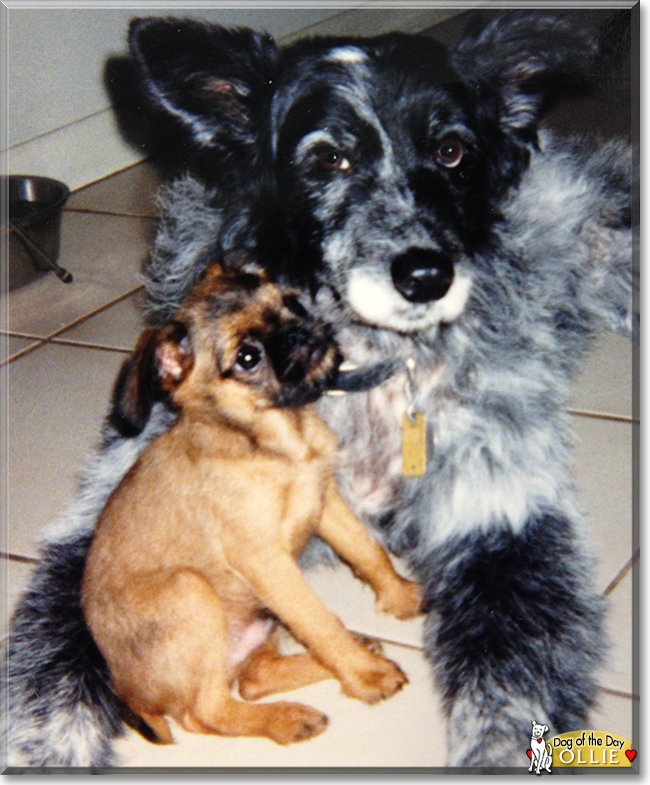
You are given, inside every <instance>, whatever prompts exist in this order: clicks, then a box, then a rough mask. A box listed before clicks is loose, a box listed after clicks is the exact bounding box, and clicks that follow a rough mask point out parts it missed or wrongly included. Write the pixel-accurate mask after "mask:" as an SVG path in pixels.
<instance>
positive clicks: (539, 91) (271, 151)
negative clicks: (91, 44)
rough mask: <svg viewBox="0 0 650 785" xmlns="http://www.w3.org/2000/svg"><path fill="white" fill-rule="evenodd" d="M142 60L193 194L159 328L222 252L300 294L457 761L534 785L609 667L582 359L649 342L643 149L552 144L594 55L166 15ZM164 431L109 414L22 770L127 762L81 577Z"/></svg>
mask: <svg viewBox="0 0 650 785" xmlns="http://www.w3.org/2000/svg"><path fill="white" fill-rule="evenodd" d="M130 43H131V50H132V53H133V55H134V58H135V60H136V62H137V64H138V66H139V69H140V73H141V76H142V80H143V85H144V89H145V92H146V94H147V96H148V98H149V100H150V102H151V105H152V106H153V107H154V108H155V109H156V111H158V112H160V113H161V114H162V115H165V116H167V117H168V118H170V120H171V121H172V123H173V124H174V128H175V129H176V131H177V132H178V134H179V137H178V138H179V139H180V140H181V141H180V142H179V144H180V143H182V144H183V145H184V147H185V149H189V150H191V154H192V160H191V165H192V168H193V171H194V174H195V176H188V177H184V178H182V179H181V180H179V181H178V182H177V183H176V184H175V185H173V186H172V187H170V188H169V189H168V190H167V191H166V194H165V195H164V198H163V208H164V215H163V221H162V224H161V229H160V232H159V236H158V240H157V243H156V247H155V249H154V252H153V255H152V261H151V265H150V267H149V270H148V279H147V288H148V293H149V300H150V317H151V320H152V321H153V322H157V323H160V322H162V321H163V320H165V319H167V318H168V317H169V316H170V314H171V313H172V312H173V311H174V309H175V308H176V306H177V305H178V303H179V302H180V301H181V300H182V299H183V298H184V296H185V295H186V293H187V292H189V291H190V290H191V289H192V288H193V286H194V285H195V283H196V281H197V279H198V276H199V275H200V273H201V270H202V269H203V268H204V266H205V265H206V264H207V263H208V262H209V261H210V260H211V259H212V258H214V256H215V254H220V253H222V252H224V251H227V250H228V249H231V248H244V249H250V250H251V251H253V252H254V253H255V255H256V256H257V257H258V258H262V259H265V260H269V263H270V267H271V271H272V273H273V274H275V275H278V276H284V277H287V278H290V279H292V280H293V282H294V283H298V284H302V285H303V288H304V291H305V293H306V295H305V296H308V295H309V297H311V299H313V301H314V302H315V303H316V307H318V308H319V309H320V311H321V312H322V313H323V314H324V315H325V316H326V317H327V318H328V319H329V321H330V322H331V323H332V324H334V325H335V327H336V330H337V337H338V340H339V342H340V345H341V346H342V348H343V350H344V353H345V355H346V359H347V360H348V361H350V362H354V363H356V364H357V365H359V369H358V370H357V371H355V372H352V374H351V376H350V377H349V378H343V379H341V386H342V387H345V388H347V389H348V390H354V392H350V393H349V394H348V395H347V396H344V397H342V398H331V399H328V400H327V401H326V402H325V404H324V406H323V413H324V415H325V416H326V418H327V419H328V421H329V423H330V425H331V426H333V428H334V429H335V430H336V431H337V433H338V434H339V437H340V440H341V446H342V448H343V451H344V455H345V456H346V458H347V464H346V465H345V466H344V469H343V471H342V472H341V483H342V486H341V487H342V489H343V492H344V494H345V495H346V497H347V499H348V501H349V502H350V503H351V505H352V507H353V509H355V511H356V512H357V514H359V515H360V516H361V517H362V518H363V519H364V520H365V521H366V522H367V524H368V525H370V526H372V527H373V528H374V530H375V531H376V532H377V533H379V535H380V536H381V537H382V538H383V540H384V542H385V543H386V544H387V545H388V546H389V547H390V548H392V549H393V551H395V552H396V553H399V554H402V555H403V556H405V557H406V558H407V559H408V560H409V562H410V564H411V565H412V566H413V567H414V569H415V570H416V571H417V573H418V574H419V577H420V579H421V581H422V584H423V589H424V593H425V598H426V601H427V607H428V609H429V615H428V617H427V624H426V639H425V645H426V652H427V655H428V657H429V658H430V660H431V663H432V666H433V668H434V672H435V674H436V677H437V680H438V683H439V686H440V689H441V690H442V693H443V695H444V699H445V705H446V709H447V712H448V716H449V749H450V758H449V763H450V765H477V766H478V765H484V766H493V765H500V766H503V765H518V766H522V767H523V763H522V758H523V753H524V752H525V750H526V748H527V745H528V739H529V733H530V723H531V720H532V719H533V718H534V719H535V720H536V721H539V722H542V723H544V724H545V725H547V726H548V728H549V734H553V733H555V732H559V731H567V730H570V729H572V728H576V727H584V721H585V717H586V714H587V711H588V709H589V706H590V704H591V702H592V700H593V697H594V692H595V684H594V680H593V673H594V669H595V667H596V665H597V663H598V661H599V658H600V654H601V650H602V645H603V642H602V631H601V626H600V625H601V615H602V608H601V603H600V600H599V599H598V598H597V596H596V595H595V594H594V592H593V590H592V588H591V584H590V580H589V574H588V566H587V564H586V560H585V558H584V556H583V552H582V548H581V537H580V530H581V527H582V524H581V520H580V514H579V512H578V510H577V509H576V505H575V502H574V492H573V487H572V481H571V477H570V469H569V463H570V454H569V445H570V433H569V424H568V416H567V415H566V413H565V406H566V401H567V394H568V385H569V381H570V379H571V377H572V375H573V374H574V372H575V371H576V369H577V367H578V363H579V360H580V358H581V357H582V355H583V354H584V352H585V351H586V350H587V348H588V346H589V343H590V339H591V337H592V336H593V335H595V334H596V333H598V332H599V331H601V330H604V329H607V328H614V329H622V330H626V329H629V328H630V325H631V321H632V319H631V315H630V311H631V300H632V295H631V288H632V273H631V259H632V236H631V229H630V224H631V197H630V167H631V163H630V155H629V150H628V149H627V148H626V147H625V146H624V145H618V144H608V145H600V146H599V145H594V146H593V147H589V146H586V145H581V144H578V143H575V142H574V143H564V144H559V143H558V142H556V141H554V140H553V139H551V138H550V137H548V136H546V135H541V136H540V135H539V134H538V124H539V121H540V118H541V117H542V114H543V111H544V110H545V108H546V107H547V106H548V104H549V102H550V100H551V99H552V98H553V96H554V91H555V90H556V89H557V88H558V87H562V88H564V87H566V86H575V85H577V84H579V83H580V80H581V78H582V76H583V74H584V72H585V71H586V70H588V69H589V67H590V64H591V62H592V57H593V55H594V48H593V47H592V45H591V43H590V41H589V40H588V38H587V37H586V36H584V35H582V34H581V32H580V31H579V30H576V29H574V28H572V27H569V26H567V25H566V24H564V23H563V22H561V21H559V20H557V19H552V18H548V17H545V16H543V15H539V14H537V15H529V16H523V17H521V16H512V17H504V18H502V19H500V20H497V21H496V22H494V23H492V24H491V25H490V26H488V27H487V28H486V29H485V30H483V31H482V32H480V33H477V34H472V35H470V36H469V37H467V38H466V39H465V40H464V41H463V42H462V43H461V45H460V46H459V47H458V48H457V49H456V50H455V51H454V52H452V53H448V52H447V51H445V50H444V49H443V48H441V47H440V46H438V45H436V44H435V43H434V42H432V41H431V40H428V39H423V38H417V37H409V36H401V35H388V36H382V37H379V38H375V39H366V40H363V39H345V40H339V39H322V40H319V39H314V40H305V41H301V42H298V43H296V44H294V45H292V46H290V47H288V48H286V49H284V50H279V49H278V48H277V47H276V46H275V44H274V42H273V41H272V40H271V39H270V38H269V37H267V36H264V35H258V34H256V33H254V32H252V31H250V30H232V31H228V30H224V29H221V28H218V27H208V26H203V25H200V24H197V23H190V22H182V21H178V20H173V21H172V20H165V19H152V20H144V21H136V22H135V23H134V24H133V26H132V29H131V36H130ZM407 360H408V361H409V363H410V368H411V370H410V376H411V379H410V384H409V385H408V386H407V385H406V381H407V372H406V371H407V369H406V365H405V363H406V361H407ZM408 409H410V410H411V411H418V412H422V413H424V414H425V415H426V418H427V423H428V425H427V442H428V445H427V447H428V463H427V468H426V474H425V476H423V477H404V476H403V474H402V459H401V455H400V444H401V435H400V433H401V426H402V422H403V415H404V413H405V412H406V411H407V410H408ZM172 417H173V415H172V414H171V413H170V412H168V411H167V410H166V409H165V407H164V405H163V404H162V403H161V402H158V403H157V404H156V405H155V406H154V409H153V411H152V415H151V418H150V419H149V421H148V423H147V425H146V427H145V428H144V430H143V431H140V432H138V429H133V428H132V427H130V426H129V425H128V424H127V423H125V422H123V421H121V420H120V418H119V417H117V416H113V417H111V418H110V419H109V422H108V425H107V428H106V437H105V442H104V445H103V447H102V450H101V452H100V453H99V455H98V456H97V459H96V461H95V462H94V464H93V465H92V466H91V467H90V468H89V469H88V471H87V473H86V476H85V479H84V482H83V484H82V488H81V495H80V500H79V502H78V504H77V506H76V507H75V509H74V510H73V511H72V512H71V513H70V514H69V515H68V517H67V518H66V521H65V526H64V527H63V529H62V530H60V531H59V535H58V536H57V538H56V539H54V540H52V542H51V543H50V544H49V545H48V546H47V548H46V550H45V552H44V558H43V563H42V566H41V567H40V569H39V570H38V572H37V575H36V578H35V579H34V582H33V585H32V587H31V589H30V593H29V595H28V596H27V598H26V599H25V600H23V602H22V603H21V605H20V607H19V610H18V613H17V615H16V617H15V619H14V622H13V628H12V635H11V642H10V647H9V653H8V659H9V713H10V714H9V729H10V738H9V762H10V764H13V765H19V764H20V763H24V764H28V765H65V764H68V765H101V764H104V763H107V762H110V760H111V755H110V738H111V736H113V735H114V734H115V733H117V732H118V730H119V727H120V719H119V712H118V708H117V706H116V703H115V699H114V696H113V695H112V693H111V692H110V690H109V688H108V686H107V675H106V670H105V665H104V663H103V661H102V660H101V657H100V656H99V655H98V652H97V650H96V648H95V647H94V645H93V643H92V641H91V639H90V638H89V635H88V632H87V630H86V629H85V627H84V624H83V621H82V617H81V612H80V610H79V607H78V588H79V581H80V576H81V572H82V568H83V561H84V556H85V553H86V549H87V546H88V541H89V538H90V536H91V533H92V530H93V527H94V524H95V521H96V517H97V514H98V511H99V510H100V509H101V507H102V506H103V503H104V501H105V499H106V497H107V495H108V494H109V492H110V491H111V489H112V488H113V487H114V486H115V485H116V484H117V483H118V482H119V480H120V478H121V477H122V475H123V474H124V472H125V471H126V470H127V469H128V467H129V466H130V465H131V464H132V463H133V461H134V460H135V457H136V456H137V455H138V453H139V452H140V451H141V450H142V449H143V447H144V446H145V445H146V444H147V443H148V442H149V441H150V440H151V439H152V438H153V437H155V436H156V435H157V434H159V433H160V432H161V430H164V429H165V428H166V427H167V426H168V425H169V423H170V421H171V419H172ZM413 721H414V722H417V721H418V720H417V718H414V719H413ZM526 762H527V761H525V760H524V763H526Z"/></svg>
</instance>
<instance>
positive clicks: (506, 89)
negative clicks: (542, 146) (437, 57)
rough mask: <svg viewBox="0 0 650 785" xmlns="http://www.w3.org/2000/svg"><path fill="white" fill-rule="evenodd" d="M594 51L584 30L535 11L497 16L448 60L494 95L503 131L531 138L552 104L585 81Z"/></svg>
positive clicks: (471, 81)
mask: <svg viewBox="0 0 650 785" xmlns="http://www.w3.org/2000/svg"><path fill="white" fill-rule="evenodd" d="M596 54H597V52H596V46H595V43H594V42H593V40H592V39H591V37H590V36H589V35H588V34H587V33H586V32H584V31H583V30H581V29H580V28H577V27H576V26H575V25H573V24H570V23H568V22H566V21H564V20H562V19H560V18H558V17H553V16H550V15H547V14H545V13H543V12H538V13H536V14H531V13H528V14H518V13H510V14H504V15H502V16H499V17H497V18H496V19H495V20H494V21H493V22H492V23H491V24H489V25H488V26H487V27H486V28H485V29H483V30H482V31H481V32H477V33H470V34H468V35H466V37H465V38H464V39H463V41H462V42H461V43H460V45H459V46H458V48H457V49H456V51H455V52H454V53H453V57H452V59H453V63H454V66H455V68H456V70H457V71H458V72H459V73H460V74H461V76H462V77H463V78H464V79H465V80H466V81H467V83H468V84H469V85H470V87H472V88H473V89H475V90H477V91H480V92H482V93H483V94H486V93H488V94H489V93H490V92H496V93H497V103H498V110H497V111H498V114H499V121H500V122H501V124H502V126H503V128H504V130H506V131H507V132H509V133H511V134H514V135H516V136H518V137H520V138H521V139H523V140H524V141H527V142H530V141H533V142H534V141H535V139H536V130H537V125H538V123H539V121H540V120H541V118H542V116H543V115H544V113H545V112H546V111H547V110H548V109H549V108H550V106H551V105H552V103H553V102H554V101H556V100H558V99H559V98H561V97H562V96H564V95H567V94H571V93H573V92H575V91H577V90H579V89H583V88H584V87H585V86H586V85H587V84H588V83H589V78H590V76H591V75H592V69H593V66H594V63H595V60H596Z"/></svg>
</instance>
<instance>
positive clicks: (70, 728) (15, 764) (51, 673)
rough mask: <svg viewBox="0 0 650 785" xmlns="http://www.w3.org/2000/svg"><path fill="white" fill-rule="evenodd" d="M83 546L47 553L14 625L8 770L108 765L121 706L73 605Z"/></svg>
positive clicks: (9, 647)
mask: <svg viewBox="0 0 650 785" xmlns="http://www.w3.org/2000/svg"><path fill="white" fill-rule="evenodd" d="M89 542H90V535H87V534H86V535H82V536H77V537H75V538H73V539H71V540H68V541H67V542H63V543H59V544H53V545H50V546H48V547H47V548H46V549H45V551H44V553H43V558H42V561H41V564H40V565H39V566H38V568H37V570H36V573H35V576H34V578H33V580H32V584H31V586H30V588H29V589H28V591H27V592H26V594H25V595H24V597H23V598H22V601H21V603H20V605H19V607H18V610H17V612H16V614H15V616H14V618H13V620H12V624H11V627H10V630H9V640H8V642H7V644H6V651H5V656H6V672H5V674H4V676H5V682H4V689H3V691H4V692H5V695H4V708H5V709H6V716H5V723H4V725H5V727H4V728H3V733H4V734H5V736H6V738H5V750H6V756H7V763H8V765H9V767H10V771H16V770H19V769H20V768H22V767H30V768H31V767H37V766H38V767H54V766H56V767H59V766H66V767H68V766H69V767H101V766H110V765H111V764H112V763H113V754H112V749H111V748H112V739H114V738H115V737H116V736H117V735H118V734H119V732H120V728H121V727H122V722H121V720H120V716H119V707H118V703H117V699H116V697H115V696H114V694H113V693H112V691H111V689H110V686H109V676H108V671H107V668H106V665H105V663H104V660H103V658H102V656H101V654H100V652H99V651H98V649H97V647H96V646H95V643H94V641H93V640H92V638H91V636H90V633H89V632H88V629H87V627H86V624H85V622H84V617H83V613H82V610H81V607H80V605H79V588H80V586H81V580H82V577H83V569H84V560H85V556H86V552H87V549H88V545H89ZM26 773H29V772H26Z"/></svg>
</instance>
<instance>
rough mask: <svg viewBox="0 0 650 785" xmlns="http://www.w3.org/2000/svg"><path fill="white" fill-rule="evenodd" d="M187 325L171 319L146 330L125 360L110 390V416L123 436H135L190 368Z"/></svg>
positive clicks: (190, 355) (191, 358)
mask: <svg viewBox="0 0 650 785" xmlns="http://www.w3.org/2000/svg"><path fill="white" fill-rule="evenodd" d="M193 362H194V357H193V354H192V351H191V347H190V339H189V335H188V332H187V327H186V326H185V325H184V324H181V323H180V322H170V323H169V324H166V325H164V326H163V327H152V328H149V329H147V330H145V331H144V332H143V333H142V335H141V336H140V339H139V340H138V343H137V346H136V347H135V351H134V352H133V355H132V356H131V357H130V358H129V359H128V360H127V361H126V362H125V363H124V365H123V366H122V370H121V371H120V374H119V376H118V379H117V382H116V384H115V389H114V392H113V405H112V409H111V413H110V415H109V420H110V422H111V423H112V425H113V426H114V427H116V428H117V430H118V431H119V432H120V433H121V434H122V435H124V436H137V435H138V434H139V433H141V432H142V431H143V430H144V428H145V426H146V424H147V421H148V419H149V416H150V414H151V409H152V407H153V405H154V403H156V401H160V400H163V399H164V398H166V397H167V396H168V394H169V392H171V390H173V389H174V387H176V386H177V385H178V384H180V382H181V381H182V380H183V379H184V378H185V377H186V376H187V374H188V373H189V371H190V369H191V368H192V365H193Z"/></svg>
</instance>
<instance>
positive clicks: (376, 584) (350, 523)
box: [318, 481, 422, 619]
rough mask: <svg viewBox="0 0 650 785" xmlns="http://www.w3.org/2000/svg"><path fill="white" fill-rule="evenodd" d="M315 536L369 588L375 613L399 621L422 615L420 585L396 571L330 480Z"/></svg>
mask: <svg viewBox="0 0 650 785" xmlns="http://www.w3.org/2000/svg"><path fill="white" fill-rule="evenodd" d="M318 534H319V535H320V536H321V537H322V538H323V539H324V540H325V541H326V542H327V543H329V544H330V545H331V546H332V548H334V550H335V551H336V552H337V553H338V554H339V556H341V557H342V558H343V559H344V560H345V561H346V562H347V563H348V564H349V565H350V566H351V567H352V569H353V570H354V572H355V573H356V575H358V576H359V578H361V580H363V581H365V582H366V583H369V584H370V586H372V588H373V590H374V592H375V594H376V596H377V608H378V610H381V611H386V612H387V613H391V614H392V615H393V616H396V617H397V618H398V619H410V618H413V617H414V616H417V615H418V614H419V613H421V612H422V592H421V590H420V585H419V584H418V583H414V582H413V581H408V580H406V579H405V578H402V577H401V576H400V575H398V574H397V573H396V572H395V569H394V568H393V564H392V562H391V560H390V559H389V557H388V554H387V553H386V551H385V550H384V549H383V548H382V546H381V545H380V544H379V543H378V542H377V541H376V540H374V539H373V538H372V537H371V536H370V534H369V532H368V531H367V529H366V527H365V526H364V525H363V524H362V523H361V521H360V520H359V519H358V518H357V517H356V515H354V514H353V512H352V511H351V510H350V508H349V507H348V505H347V504H346V503H345V500H344V499H343V497H342V496H341V494H340V493H339V492H338V489H337V488H336V485H335V484H334V482H333V481H332V482H331V483H330V484H329V485H328V488H327V492H326V498H325V506H324V510H323V516H322V519H321V522H320V525H319V528H318Z"/></svg>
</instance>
